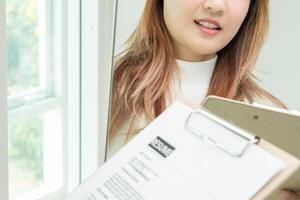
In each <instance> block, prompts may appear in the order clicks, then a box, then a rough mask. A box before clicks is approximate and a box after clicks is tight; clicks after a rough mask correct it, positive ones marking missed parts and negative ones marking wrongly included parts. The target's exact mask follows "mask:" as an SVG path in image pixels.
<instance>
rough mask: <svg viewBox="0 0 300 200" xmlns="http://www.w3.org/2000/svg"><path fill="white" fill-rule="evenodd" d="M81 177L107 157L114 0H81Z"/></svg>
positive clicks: (83, 177)
mask: <svg viewBox="0 0 300 200" xmlns="http://www.w3.org/2000/svg"><path fill="white" fill-rule="evenodd" d="M81 2H82V3H81V5H82V7H81V9H82V14H81V16H82V23H81V33H82V34H81V38H82V61H81V68H82V76H81V79H82V89H81V97H82V107H81V114H82V118H81V119H82V121H81V124H82V127H81V142H82V143H81V180H84V179H85V178H87V177H88V176H89V175H91V174H92V173H93V172H94V171H95V170H96V169H97V168H98V167H100V166H101V165H102V164H103V163H104V162H105V160H106V148H107V147H106V146H107V130H108V116H109V106H110V92H111V80H112V68H113V67H112V66H113V52H114V39H115V37H114V35H115V19H116V8H117V2H118V1H117V0H82V1H81Z"/></svg>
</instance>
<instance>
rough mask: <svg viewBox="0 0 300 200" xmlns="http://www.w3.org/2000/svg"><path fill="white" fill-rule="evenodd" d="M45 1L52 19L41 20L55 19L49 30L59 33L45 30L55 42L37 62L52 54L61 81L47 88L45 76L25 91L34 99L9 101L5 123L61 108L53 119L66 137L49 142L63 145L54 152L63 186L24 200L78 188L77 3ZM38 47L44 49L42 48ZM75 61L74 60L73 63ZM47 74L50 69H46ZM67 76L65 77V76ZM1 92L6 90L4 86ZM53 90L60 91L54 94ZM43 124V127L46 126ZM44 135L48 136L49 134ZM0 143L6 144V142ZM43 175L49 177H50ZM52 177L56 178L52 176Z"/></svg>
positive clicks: (51, 198) (42, 190)
mask: <svg viewBox="0 0 300 200" xmlns="http://www.w3.org/2000/svg"><path fill="white" fill-rule="evenodd" d="M1 2H2V1H1ZM46 2H47V5H44V6H46V7H48V6H49V7H51V8H52V9H53V8H55V10H56V13H55V17H53V16H52V15H51V12H48V13H46V16H45V17H46V18H47V19H53V20H56V21H55V22H54V23H53V25H54V27H52V28H54V29H55V30H60V32H59V33H58V32H51V30H48V31H50V32H51V33H50V34H52V36H53V38H55V40H53V41H54V43H53V45H52V44H51V45H52V46H50V48H47V49H48V50H49V52H48V53H47V52H46V54H45V55H42V56H43V57H44V59H40V60H42V61H45V62H47V59H48V57H49V56H50V57H52V55H51V53H52V52H54V55H53V56H54V57H55V59H54V63H52V64H53V66H55V67H56V68H57V69H58V70H54V71H55V72H58V73H57V74H55V75H54V76H53V77H58V79H59V80H58V81H57V82H61V80H63V83H62V84H58V85H55V87H57V88H52V87H49V82H51V79H52V78H53V77H51V76H47V77H44V78H46V80H47V81H46V82H45V83H44V84H43V86H42V87H41V88H39V89H37V90H31V91H28V92H27V95H28V94H33V93H35V94H37V95H35V96H34V98H32V99H25V98H23V97H21V96H20V95H19V96H17V97H13V98H14V99H10V100H12V102H13V103H12V104H11V110H10V112H9V116H8V118H9V120H8V121H13V122H17V121H19V120H24V119H30V118H31V117H33V116H37V115H39V114H41V113H45V112H47V111H48V110H54V111H51V113H48V114H46V117H47V115H56V113H57V111H58V109H59V108H61V109H62V113H63V115H62V116H60V114H57V116H60V117H61V118H60V119H57V120H56V123H60V124H65V126H64V129H63V130H62V132H63V133H67V134H63V137H62V140H61V141H53V142H52V143H55V142H60V143H61V144H64V146H66V148H64V150H63V151H59V150H57V151H56V156H59V157H61V159H60V160H62V162H63V163H62V164H63V166H64V168H63V169H62V170H63V171H62V172H61V173H62V174H61V176H62V179H63V180H62V181H63V185H62V187H59V186H53V187H49V186H48V187H43V186H41V187H37V189H34V190H33V191H32V192H28V193H26V194H24V195H22V196H21V199H26V200H27V199H28V200H32V199H41V200H54V199H55V200H56V199H63V197H64V196H65V195H66V194H67V193H68V191H70V190H72V189H74V188H75V187H76V186H78V184H79V182H80V158H79V155H80V142H79V136H80V117H79V115H80V113H79V111H80V109H79V105H80V101H79V94H80V93H79V88H80V81H79V79H80V78H79V74H80V62H79V61H80V45H79V44H80V34H79V32H80V29H79V28H80V26H79V24H80V23H79V19H80V12H79V8H80V0H74V1H72V2H71V3H70V4H68V2H67V1H60V0H55V1H46ZM51 3H53V5H50V4H51ZM58 4H59V5H58ZM42 6H43V5H42ZM1 13H2V12H1ZM4 13H5V12H4ZM41 13H42V12H41ZM48 22H49V21H48ZM48 22H47V23H48ZM49 23H50V22H49ZM52 28H50V29H52ZM1 30H3V29H1ZM74 33H76V34H74ZM53 34H54V35H53ZM43 40H44V41H45V42H46V40H47V38H46V37H45V38H42V41H43ZM44 44H45V43H44ZM48 44H49V43H48ZM1 46H2V45H1ZM41 48H44V47H43V46H42V47H41ZM53 49H55V51H53ZM49 53H50V54H49ZM75 58H78V59H77V60H76V59H75ZM42 64H44V63H42ZM47 64H48V63H47ZM66 66H67V68H66ZM61 69H63V71H62V72H59V71H61ZM47 71H50V70H49V69H48V70H47ZM67 73H68V76H66V75H67ZM1 74H6V73H1ZM47 74H51V73H47ZM42 75H45V73H43V74H42ZM62 77H66V78H62ZM1 78H2V77H1ZM1 85H4V84H1ZM5 91H6V87H5ZM56 91H63V92H59V93H57V92H56ZM23 95H24V94H23ZM67 97H70V98H67ZM1 103H2V102H1ZM1 105H2V104H1ZM3 105H4V104H3ZM5 109H6V108H5ZM55 110H56V111H55ZM50 118H51V116H50ZM3 121H4V120H3ZM4 122H5V121H4ZM66 124H67V126H66ZM45 125H46V126H47V124H45ZM57 132H60V131H57ZM52 134H53V133H52ZM45 135H47V134H45ZM48 135H50V133H49V134H48ZM58 138H59V136H58ZM1 139H2V138H1ZM50 139H51V138H50ZM1 141H7V139H6V140H1ZM47 142H48V143H49V139H48V140H47ZM6 144H7V142H6ZM49 151H50V149H49V148H48V149H47V148H45V149H44V152H46V153H47V152H48V154H49ZM4 153H5V152H4ZM52 154H53V153H52ZM49 155H50V154H49ZM6 156H7V152H6ZM51 157H53V155H51ZM4 163H8V160H7V158H6V162H4ZM45 166H46V167H49V166H51V162H50V163H45ZM54 167H57V166H54ZM47 176H48V177H51V174H49V175H47ZM56 176H59V175H58V174H56ZM53 177H55V176H53ZM1 180H2V179H1ZM7 183H8V181H6V184H7ZM1 188H2V187H1ZM3 188H5V187H3ZM1 199H2V198H1Z"/></svg>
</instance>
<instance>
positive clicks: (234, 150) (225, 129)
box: [185, 109, 259, 157]
mask: <svg viewBox="0 0 300 200" xmlns="http://www.w3.org/2000/svg"><path fill="white" fill-rule="evenodd" d="M199 117H200V120H198V121H197V120H196V121H195V119H196V118H199ZM192 121H194V122H196V124H197V125H192V123H191V122H192ZM185 128H186V129H187V130H188V131H189V132H191V133H194V134H196V135H198V136H200V137H202V138H203V139H204V141H205V142H208V143H210V144H212V145H214V146H216V147H218V148H219V149H221V150H223V151H225V152H227V153H229V154H230V155H232V156H235V157H241V156H242V155H243V154H244V153H245V152H246V150H247V149H248V147H249V146H250V145H251V144H257V143H258V142H259V138H258V137H256V136H253V135H252V134H250V133H247V132H245V131H244V130H242V129H239V128H238V127H236V126H234V125H232V124H230V123H228V122H226V121H225V120H223V119H221V118H219V117H217V116H215V115H213V114H211V113H210V112H209V111H206V110H204V109H198V110H196V111H194V112H192V113H191V114H190V115H189V116H188V118H187V119H186V121H185ZM226 142H227V143H226Z"/></svg>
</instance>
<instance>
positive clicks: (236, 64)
mask: <svg viewBox="0 0 300 200" xmlns="http://www.w3.org/2000/svg"><path fill="white" fill-rule="evenodd" d="M268 4H269V2H268V0H251V3H250V7H249V11H248V14H247V16H246V18H245V20H244V22H243V24H242V26H241V28H240V30H239V32H238V33H237V35H236V36H235V37H234V38H233V40H232V41H231V42H230V43H229V44H228V45H227V46H226V47H225V48H223V49H222V50H220V51H219V52H218V53H217V54H218V59H217V63H216V66H215V70H214V73H213V76H212V79H211V83H210V88H209V91H208V94H207V95H216V96H221V97H226V98H230V99H236V100H241V101H245V100H247V101H249V102H252V101H254V99H255V98H257V97H260V98H261V97H265V98H267V99H269V100H271V101H272V102H274V103H275V104H277V105H279V106H281V107H285V106H284V105H283V104H282V103H281V102H280V101H279V100H277V99H276V98H275V97H273V96H272V95H271V94H269V93H268V92H266V91H265V90H263V89H262V88H261V87H259V86H258V85H257V84H256V83H255V81H254V76H253V74H252V71H253V68H254V65H255V63H256V60H257V58H258V55H259V52H260V49H261V47H262V45H263V42H264V40H265V37H266V34H267V31H268V25H269V17H268V13H269V12H268ZM126 44H127V48H126V50H125V51H123V52H122V53H121V54H120V55H119V56H118V57H117V59H116V64H115V66H116V68H115V72H114V76H113V87H112V103H111V114H110V139H111V138H112V137H113V136H114V134H115V133H116V132H117V130H118V129H119V128H120V127H121V126H122V124H123V123H125V121H126V120H131V125H130V126H129V130H128V134H131V133H136V132H137V131H138V130H137V129H136V128H135V124H136V122H137V121H138V120H139V119H140V117H141V116H142V115H145V116H146V117H147V118H148V119H149V121H152V120H153V119H155V118H156V117H157V116H158V115H159V114H160V113H161V112H163V111H164V110H165V109H166V106H167V105H166V101H167V100H168V99H169V98H170V81H171V78H172V77H173V76H176V75H178V66H177V63H176V61H175V57H174V50H173V45H172V39H171V36H170V34H169V32H168V30H167V28H166V26H165V23H164V18H163V0H147V1H146V5H145V7H144V12H143V15H142V16H141V19H140V22H139V24H138V26H137V28H136V29H135V30H134V32H133V33H132V35H131V36H130V38H129V39H128V41H127V43H126Z"/></svg>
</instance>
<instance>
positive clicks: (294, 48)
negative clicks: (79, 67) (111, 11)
mask: <svg viewBox="0 0 300 200" xmlns="http://www.w3.org/2000/svg"><path fill="white" fill-rule="evenodd" d="M144 2H145V0H119V5H118V16H117V17H118V18H117V36H116V51H115V54H117V53H118V52H120V50H121V49H122V48H121V44H122V43H123V42H125V40H126V39H127V37H128V36H129V34H130V33H131V32H132V30H133V29H134V27H135V26H136V24H137V21H138V19H139V16H140V14H141V12H142V8H143V5H144ZM270 3H271V8H270V9H271V27H270V34H269V38H268V40H267V42H266V44H265V46H264V49H263V51H262V53H261V56H260V58H259V60H258V63H257V73H256V74H257V76H258V77H259V78H260V79H261V81H262V82H261V85H262V86H263V87H264V88H266V89H267V90H268V91H269V92H271V93H272V94H274V95H275V96H276V97H278V98H279V99H281V100H282V101H283V102H284V103H286V104H287V105H288V106H289V107H290V108H293V109H297V110H300V78H298V76H300V60H299V57H300V25H299V24H298V20H299V19H300V14H299V12H298V10H299V9H300V1H299V0H289V1H282V0H281V1H277V0H276V1H270ZM298 52H299V55H297V54H298Z"/></svg>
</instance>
